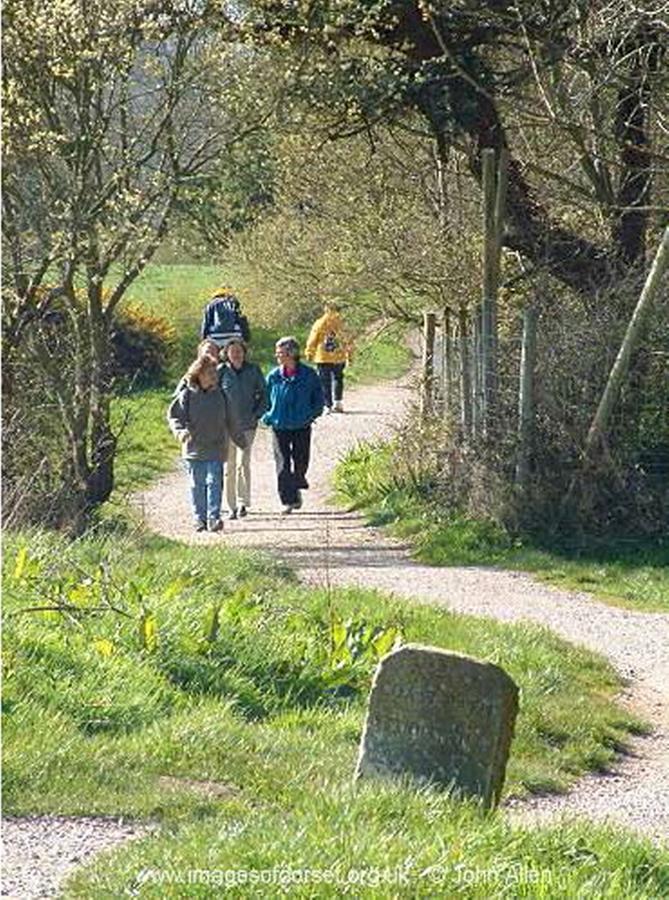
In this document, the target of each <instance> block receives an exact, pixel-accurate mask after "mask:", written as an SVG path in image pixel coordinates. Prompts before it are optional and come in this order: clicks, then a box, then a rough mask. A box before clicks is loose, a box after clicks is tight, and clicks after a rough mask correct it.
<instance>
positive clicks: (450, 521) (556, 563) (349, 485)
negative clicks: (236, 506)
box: [336, 445, 669, 612]
mask: <svg viewBox="0 0 669 900" xmlns="http://www.w3.org/2000/svg"><path fill="white" fill-rule="evenodd" d="M336 486H337V491H338V495H339V497H340V499H341V500H342V501H343V502H346V503H348V504H352V505H355V506H357V507H358V508H360V509H363V510H364V511H365V512H366V514H367V516H368V518H369V519H370V521H372V522H374V523H375V524H381V525H388V526H389V527H391V528H392V529H393V530H394V532H395V533H397V534H398V535H400V536H401V537H403V538H407V539H408V540H409V541H410V542H411V543H412V545H413V548H414V556H415V558H416V559H418V560H420V561H421V562H425V563H428V564H429V565H435V566H455V565H495V566H500V567H502V568H505V569H515V570H523V571H526V572H531V573H532V574H533V575H535V576H536V577H537V578H539V579H540V580H542V581H546V582H547V583H549V584H554V585H557V586H559V587H563V588H567V589H572V590H580V591H586V592H588V593H591V594H594V595H595V596H596V597H598V598H599V599H601V600H604V601H606V602H607V603H611V604H613V605H617V606H624V607H627V608H630V609H637V610H640V611H645V612H667V611H669V539H665V540H644V539H641V538H640V539H639V540H627V541H623V540H620V541H615V540H610V541H608V542H599V543H595V542H590V544H588V545H585V546H579V547H577V548H574V547H561V546H554V547H544V546H540V545H538V544H537V542H536V539H535V540H533V539H531V538H522V537H517V536H512V535H510V534H509V533H508V532H507V531H505V530H504V529H503V528H501V527H500V526H499V525H497V524H495V523H494V522H492V521H485V520H474V519H471V518H468V517H466V516H462V515H456V514H453V513H449V514H445V513H444V512H443V510H442V508H441V507H440V506H439V505H438V504H436V503H435V502H434V501H433V500H432V499H431V496H430V493H431V492H430V488H429V485H423V484H421V483H417V484H411V483H410V481H409V479H405V480H403V479H401V478H399V477H398V475H397V468H396V466H395V465H394V463H393V460H392V451H391V448H390V446H389V445H385V446H382V445H367V446H362V447H359V448H356V449H355V450H354V451H352V452H351V453H350V454H349V455H348V457H347V458H346V459H345V460H344V461H342V462H341V463H340V465H339V467H338V469H337V472H336Z"/></svg>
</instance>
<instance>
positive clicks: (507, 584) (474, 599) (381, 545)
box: [2, 383, 669, 900]
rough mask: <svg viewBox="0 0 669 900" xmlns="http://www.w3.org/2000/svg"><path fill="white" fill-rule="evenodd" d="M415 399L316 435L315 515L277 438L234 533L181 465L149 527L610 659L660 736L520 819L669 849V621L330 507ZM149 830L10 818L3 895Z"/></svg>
mask: <svg viewBox="0 0 669 900" xmlns="http://www.w3.org/2000/svg"><path fill="white" fill-rule="evenodd" d="M412 393H413V392H412V390H411V388H410V387H408V386H407V385H406V384H397V383H391V384H386V385H376V386H374V387H371V388H365V389H358V390H352V391H349V392H348V394H347V397H346V403H347V412H346V414H344V415H332V416H329V417H327V418H323V419H321V420H319V422H318V423H317V425H316V427H315V429H314V443H313V453H312V465H311V469H310V471H309V480H310V482H311V489H310V490H309V491H307V492H305V495H304V496H305V507H304V509H303V510H301V511H300V512H299V513H294V514H293V515H291V516H290V517H285V516H281V515H280V513H279V508H280V507H279V502H278V499H277V497H276V489H275V476H274V467H273V461H272V453H271V447H270V441H269V434H268V432H267V431H265V430H261V431H260V432H259V435H258V439H257V442H256V446H255V449H254V459H255V465H254V474H255V484H254V506H253V508H252V510H251V514H250V515H249V516H248V517H247V518H246V519H243V520H239V521H235V522H230V523H228V522H226V525H225V530H224V532H223V533H222V534H207V533H202V534H196V533H195V532H193V531H192V530H191V525H190V514H189V502H188V497H187V493H186V480H185V477H184V475H183V473H182V472H181V470H180V468H179V467H175V470H174V472H173V473H171V474H169V475H167V476H166V477H165V478H163V479H162V480H161V481H160V482H158V483H157V484H156V485H154V486H153V487H152V488H150V489H149V490H147V491H145V492H143V493H141V494H139V495H138V496H137V498H136V503H137V505H138V507H139V508H140V509H141V510H142V511H143V514H144V517H145V519H146V522H147V524H148V526H149V527H150V528H152V529H153V530H154V531H157V532H159V533H161V534H164V535H166V536H168V537H172V538H176V539H179V540H182V541H185V542H188V543H192V544H196V545H208V544H218V543H219V542H224V543H225V544H226V545H228V546H232V547H249V548H254V549H258V550H263V551H267V552H270V553H272V554H274V555H276V556H279V557H280V558H281V559H283V560H285V561H286V562H288V563H290V564H291V565H292V566H294V567H295V568H296V569H297V570H298V571H299V573H300V577H301V578H302V579H303V580H305V581H307V582H309V583H313V584H318V585H323V584H328V583H330V584H338V585H360V586H364V587H371V588H379V589H381V590H383V591H386V592H388V593H392V594H395V595H396V596H397V597H401V598H403V599H406V600H407V601H409V602H421V603H431V604H438V605H443V606H446V607H448V608H449V609H452V610H456V611H460V612H463V613H473V614H475V615H483V616H489V617H491V618H495V619H499V620H502V621H517V620H521V619H525V620H531V621H533V622H538V623H540V624H542V625H545V626H547V627H549V628H551V629H552V630H554V631H555V632H557V633H558V634H560V635H561V636H562V637H564V638H566V639H568V640H570V641H572V642H574V643H580V644H583V645H585V646H586V647H588V648H589V649H592V650H595V651H598V652H600V653H603V654H604V655H606V656H607V657H608V658H609V660H610V661H611V663H612V664H613V665H614V666H615V668H616V669H617V670H618V671H619V672H620V673H621V675H623V677H624V678H625V679H626V680H627V687H626V690H625V694H624V696H623V700H624V702H625V703H627V704H628V705H629V706H630V708H632V709H633V710H634V711H635V712H637V713H638V714H640V715H642V716H643V717H644V718H645V719H646V720H647V721H648V722H650V724H651V725H652V727H653V733H652V735H650V736H649V737H645V738H636V739H634V740H633V741H632V742H631V753H630V754H628V755H625V756H624V757H621V758H620V760H619V761H618V764H617V766H616V768H615V771H614V772H613V773H612V774H609V775H605V776H602V775H592V776H587V777H585V778H582V779H581V780H579V782H578V783H577V785H576V786H575V787H574V789H573V790H572V791H571V792H570V793H569V794H566V795H564V796H546V797H534V798H531V799H529V800H527V801H522V802H518V801H516V802H511V803H510V804H509V805H508V807H507V815H509V816H510V817H511V818H512V819H513V820H514V821H523V822H534V821H537V822H538V821H547V820H551V821H554V820H555V819H556V818H559V817H561V816H569V817H571V816H587V817H590V818H591V819H596V820H599V821H605V820H608V821H612V822H614V823H618V824H622V825H625V826H628V827H629V828H632V829H634V830H636V831H639V832H641V833H643V834H646V835H648V836H649V837H651V838H653V839H655V840H659V841H661V842H665V841H667V840H668V839H669V615H664V614H662V615H660V614H651V613H645V614H644V613H635V612H632V611H628V610H623V609H617V608H614V607H610V606H606V605H604V604H602V603H599V602H597V601H595V600H593V599H592V598H590V597H589V596H588V595H586V594H580V593H569V592H566V591H560V590H556V589H553V588H550V587H547V586H545V585H541V584H538V583H536V582H534V581H533V580H532V579H531V578H530V577H529V576H527V575H524V574H521V573H516V572H506V571H502V570H496V569H493V568H484V567H480V566H476V567H452V568H435V567H430V566H424V565H420V564H419V563H416V562H414V561H413V560H411V559H410V557H409V555H408V548H407V547H406V546H405V545H403V544H402V543H401V542H399V541H397V540H395V539H393V538H391V537H389V536H388V535H387V534H386V533H385V532H383V531H382V530H380V529H376V528H372V527H369V526H367V525H366V524H365V522H364V520H363V518H362V517H361V516H360V515H359V514H357V513H350V512H344V511H342V510H340V509H338V508H337V507H336V506H335V505H334V504H333V503H332V502H331V499H330V493H331V487H330V477H331V473H332V469H333V467H334V465H335V463H336V461H337V460H338V459H339V458H340V457H341V456H342V454H344V453H345V452H346V451H347V450H348V449H349V448H351V447H353V446H355V445H356V443H358V442H359V441H360V440H366V439H369V438H371V437H375V436H378V437H382V436H384V435H387V434H389V433H391V432H392V428H393V424H394V423H395V422H396V421H397V419H398V418H399V417H400V416H401V415H402V413H403V410H404V408H405V406H406V405H407V404H408V402H409V398H410V396H411V395H412ZM144 833H145V830H144V829H142V828H139V827H136V826H135V827H133V826H129V825H123V824H121V823H120V822H118V821H117V820H111V819H102V818H65V817H48V816H47V817H44V816H42V817H29V818H24V819H11V818H8V819H6V820H5V822H4V834H3V839H4V844H5V853H4V859H5V861H4V867H3V868H4V872H3V881H2V896H6V897H16V898H21V900H28V898H37V897H53V896H55V895H56V893H57V886H58V885H59V884H61V883H62V881H63V880H64V879H65V877H66V876H67V875H68V874H70V872H71V871H72V869H73V868H75V867H76V866H78V865H82V864H84V863H85V862H88V861H89V860H90V859H91V857H92V856H93V855H94V854H95V853H97V852H101V851H103V850H106V849H109V848H111V847H113V846H116V845H118V844H119V843H122V842H124V841H127V840H129V839H131V838H133V837H136V836H139V835H141V834H144Z"/></svg>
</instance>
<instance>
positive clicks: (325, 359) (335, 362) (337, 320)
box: [304, 303, 353, 413]
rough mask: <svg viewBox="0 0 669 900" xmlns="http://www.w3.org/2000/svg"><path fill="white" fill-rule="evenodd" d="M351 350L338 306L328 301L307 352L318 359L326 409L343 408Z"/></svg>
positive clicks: (315, 326) (338, 410)
mask: <svg viewBox="0 0 669 900" xmlns="http://www.w3.org/2000/svg"><path fill="white" fill-rule="evenodd" d="M352 353H353V346H352V343H351V340H350V337H349V335H348V332H347V330H346V328H345V325H344V322H343V319H342V317H341V313H340V310H339V307H338V306H337V304H335V303H326V304H325V306H324V308H323V315H322V316H321V317H320V318H319V319H317V320H316V321H315V322H314V324H313V326H312V328H311V333H310V334H309V339H308V341H307V345H306V347H305V354H304V355H305V356H306V358H307V359H309V360H313V361H314V362H315V363H316V368H317V370H318V377H319V378H320V380H321V386H322V389H323V400H324V402H325V408H326V412H327V413H330V412H333V411H334V412H344V404H343V398H344V369H345V368H346V364H347V363H350V362H351V358H352ZM333 395H334V397H333ZM333 400H334V402H333Z"/></svg>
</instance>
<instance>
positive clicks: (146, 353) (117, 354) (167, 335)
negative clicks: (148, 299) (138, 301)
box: [111, 306, 176, 384]
mask: <svg viewBox="0 0 669 900" xmlns="http://www.w3.org/2000/svg"><path fill="white" fill-rule="evenodd" d="M175 339H176V331H175V329H174V327H173V326H172V325H170V323H169V322H168V321H167V320H166V319H163V318H161V317H160V316H152V315H149V314H148V313H146V312H145V311H144V310H142V309H141V307H139V306H125V307H124V308H123V309H122V310H120V311H119V312H118V313H117V314H116V316H115V318H114V328H113V331H112V335H111V342H112V347H113V358H112V372H113V374H114V376H115V377H116V378H123V379H126V378H127V379H134V380H135V381H140V383H143V384H160V383H162V382H163V380H164V378H165V374H166V368H167V361H168V356H169V352H170V350H171V348H172V346H173V345H174V342H175Z"/></svg>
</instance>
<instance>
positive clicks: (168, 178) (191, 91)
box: [3, 0, 264, 520]
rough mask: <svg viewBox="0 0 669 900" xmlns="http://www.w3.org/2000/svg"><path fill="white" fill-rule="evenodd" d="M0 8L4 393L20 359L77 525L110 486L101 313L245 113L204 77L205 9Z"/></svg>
mask: <svg viewBox="0 0 669 900" xmlns="http://www.w3.org/2000/svg"><path fill="white" fill-rule="evenodd" d="M3 14H4V54H3V64H4V76H5V78H4V91H5V95H4V112H5V127H4V142H5V147H4V162H5V177H4V193H3V212H4V215H3V235H4V248H5V265H4V269H3V294H4V298H5V302H4V318H5V328H4V346H5V369H6V380H5V387H6V388H11V387H12V384H11V381H12V371H13V365H12V363H13V362H16V361H17V360H19V359H20V358H21V356H22V355H23V356H24V358H25V355H26V354H28V353H32V354H36V355H37V358H39V359H40V371H41V372H42V373H43V374H44V376H45V379H46V383H45V386H44V388H45V391H46V392H53V394H54V395H55V396H56V397H57V401H58V408H59V411H60V416H61V419H62V427H63V429H64V433H65V436H66V444H67V448H68V449H67V455H66V459H65V461H64V464H63V469H62V477H63V479H64V480H65V481H66V482H67V483H68V484H69V485H70V494H71V497H73V498H75V499H74V501H73V503H72V506H73V508H74V509H75V511H76V512H75V518H76V519H78V520H83V518H85V516H86V515H87V513H88V512H89V511H90V510H91V509H92V508H94V507H95V506H96V505H98V504H100V503H101V502H103V501H104V500H106V499H107V498H108V497H109V495H110V493H111V490H112V487H113V463H114V453H115V445H116V438H115V435H114V434H113V432H112V429H111V426H110V415H109V413H110V398H111V392H112V380H111V375H110V367H109V362H110V330H111V327H112V319H113V315H114V311H115V309H116V308H117V306H118V304H119V303H120V301H121V299H122V298H123V296H124V294H125V292H126V290H127V289H128V287H129V286H130V285H131V284H132V282H133V281H134V280H135V278H137V276H138V275H139V274H140V273H141V272H142V270H143V269H144V267H145V266H146V264H147V263H148V261H149V260H150V259H151V257H152V255H153V254H154V252H155V250H156V249H157V247H158V246H159V244H160V242H161V240H162V238H163V236H164V235H165V233H166V231H167V229H168V226H169V224H170V221H171V218H172V216H173V215H174V211H175V209H176V206H177V203H178V201H179V199H180V197H181V195H182V194H183V192H184V190H185V189H186V188H187V187H188V186H189V185H192V184H193V183H194V182H195V180H196V179H198V178H201V177H204V176H206V175H207V173H208V172H210V171H211V170H212V168H213V166H214V164H215V162H216V160H217V158H218V156H219V155H220V153H221V150H222V148H223V147H225V146H229V145H231V144H233V143H235V142H237V141H239V140H240V139H241V137H242V136H243V135H244V134H245V133H246V132H247V131H248V130H253V129H255V128H257V127H258V119H256V120H254V121H251V122H248V121H247V122H244V123H240V122H239V120H238V119H236V118H235V117H234V116H232V115H230V114H229V112H228V110H227V108H226V106H225V103H224V96H223V93H222V91H221V90H220V89H219V88H218V85H216V84H215V81H214V77H215V76H214V74H213V73H214V71H220V61H221V59H222V57H225V56H226V55H227V56H228V57H229V58H230V60H231V63H230V64H231V65H234V63H235V59H236V58H238V56H239V54H238V51H235V48H234V47H228V45H226V44H225V43H223V42H222V41H221V39H220V38H217V37H216V36H215V35H214V33H213V32H212V30H211V17H210V13H209V12H208V9H207V5H206V4H204V5H203V4H199V3H197V2H190V0H167V2H163V3H159V4H157V3H154V2H152V0H143V2H136V0H114V2H113V3H106V2H103V0H56V2H54V3H50V4H49V5H48V6H47V7H43V6H40V5H39V4H35V3H34V2H33V0H8V2H7V3H6V4H5V6H4V11H3ZM235 54H236V56H235ZM213 63H216V64H215V65H214V64H213ZM263 112H264V111H263ZM54 329H58V332H57V334H56V335H55V334H54ZM65 332H67V335H68V337H67V341H66V345H67V347H68V351H67V357H68V358H66V359H63V358H61V357H59V353H58V351H57V349H56V348H58V347H60V348H61V349H62V348H63V346H65V344H64V343H63V341H64V333H65Z"/></svg>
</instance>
